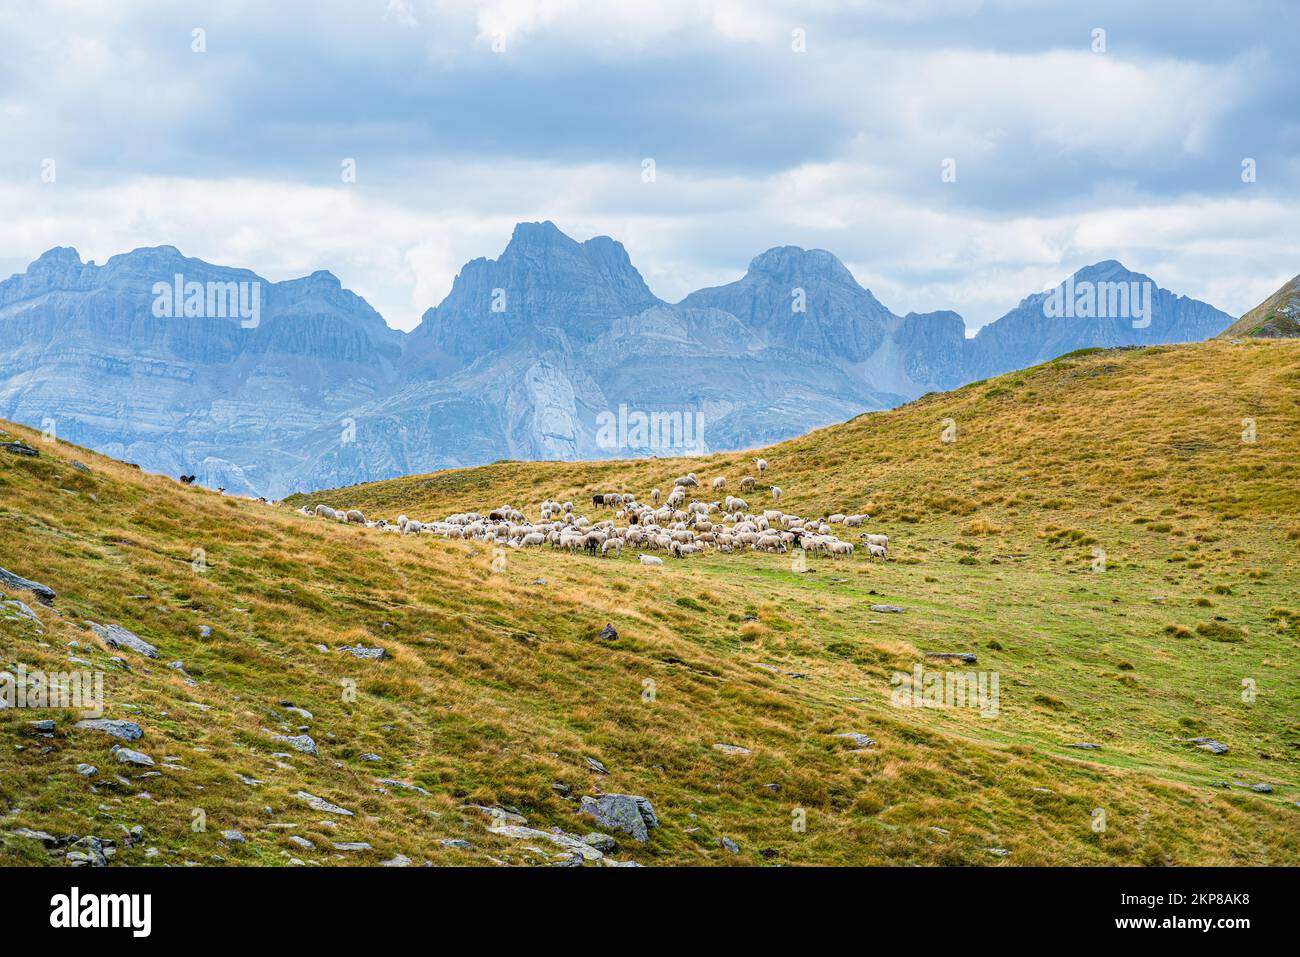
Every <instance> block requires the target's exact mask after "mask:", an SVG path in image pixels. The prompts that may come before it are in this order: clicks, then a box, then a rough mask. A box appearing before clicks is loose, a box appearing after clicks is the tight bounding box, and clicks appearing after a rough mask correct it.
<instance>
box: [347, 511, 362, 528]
mask: <svg viewBox="0 0 1300 957" xmlns="http://www.w3.org/2000/svg"><path fill="white" fill-rule="evenodd" d="M347 519H348V521H349V522H351V523H352V524H353V525H364V524H366V516H365V515H364V514H363V513H362V512H361V510H360V509H355V508H350V509H348V514H347Z"/></svg>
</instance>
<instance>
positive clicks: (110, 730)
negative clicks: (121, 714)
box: [76, 718, 144, 741]
mask: <svg viewBox="0 0 1300 957" xmlns="http://www.w3.org/2000/svg"><path fill="white" fill-rule="evenodd" d="M76 726H77V727H78V728H86V729H88V730H90V731H103V732H104V733H105V734H111V735H112V736H113V737H115V738H121V739H122V740H123V741H139V740H140V739H141V738H142V737H144V730H143V729H141V727H140V726H139V725H138V724H136V723H135V722H134V721H119V720H116V719H110V718H87V719H86V720H85V721H78V722H77V724H76Z"/></svg>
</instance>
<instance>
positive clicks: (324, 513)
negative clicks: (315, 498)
mask: <svg viewBox="0 0 1300 957" xmlns="http://www.w3.org/2000/svg"><path fill="white" fill-rule="evenodd" d="M316 514H317V515H318V516H320V517H321V518H332V519H334V520H336V521H337V520H338V517H339V513H338V512H336V511H334V509H332V508H330V507H329V506H328V505H317V506H316Z"/></svg>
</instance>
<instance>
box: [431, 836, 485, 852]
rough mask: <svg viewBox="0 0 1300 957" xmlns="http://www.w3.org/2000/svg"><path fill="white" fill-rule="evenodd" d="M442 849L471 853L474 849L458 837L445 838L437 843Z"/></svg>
mask: <svg viewBox="0 0 1300 957" xmlns="http://www.w3.org/2000/svg"><path fill="white" fill-rule="evenodd" d="M438 843H439V844H441V845H442V846H443V847H453V848H456V849H457V850H461V851H473V850H475V849H476V848H475V847H474V845H473V844H471V843H470V842H469V841H466V840H464V839H462V838H459V837H447V838H443V839H442V840H441V841H439V842H438Z"/></svg>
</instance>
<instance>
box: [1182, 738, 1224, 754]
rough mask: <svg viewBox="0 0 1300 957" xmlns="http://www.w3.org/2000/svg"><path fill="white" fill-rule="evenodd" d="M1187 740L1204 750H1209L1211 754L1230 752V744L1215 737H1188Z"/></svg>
mask: <svg viewBox="0 0 1300 957" xmlns="http://www.w3.org/2000/svg"><path fill="white" fill-rule="evenodd" d="M1187 740H1188V741H1189V742H1191V743H1192V744H1194V745H1196V746H1197V747H1198V748H1200V749H1201V750H1202V751H1209V752H1210V753H1211V754H1227V753H1228V746H1227V745H1226V744H1224V743H1223V742H1222V741H1215V740H1214V739H1213V738H1188V739H1187Z"/></svg>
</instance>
